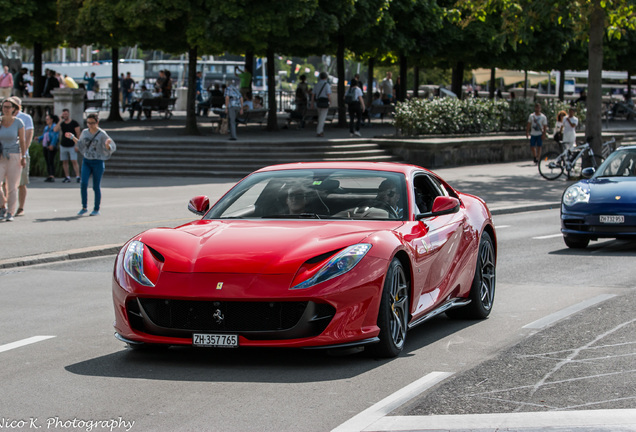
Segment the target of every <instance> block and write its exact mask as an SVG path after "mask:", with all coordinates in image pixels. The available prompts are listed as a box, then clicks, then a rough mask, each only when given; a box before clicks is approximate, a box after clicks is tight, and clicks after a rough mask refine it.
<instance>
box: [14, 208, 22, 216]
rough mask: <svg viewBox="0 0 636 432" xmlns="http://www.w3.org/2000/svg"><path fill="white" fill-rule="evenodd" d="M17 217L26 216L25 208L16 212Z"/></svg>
mask: <svg viewBox="0 0 636 432" xmlns="http://www.w3.org/2000/svg"><path fill="white" fill-rule="evenodd" d="M15 215H16V216H22V215H24V209H23V208H19V209H17V210H16V211H15Z"/></svg>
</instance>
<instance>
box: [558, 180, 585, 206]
mask: <svg viewBox="0 0 636 432" xmlns="http://www.w3.org/2000/svg"><path fill="white" fill-rule="evenodd" d="M589 201H590V191H589V190H587V189H584V188H582V187H581V186H580V185H578V184H575V185H572V186H570V187H569V188H567V189H566V190H565V193H564V194H563V204H565V205H566V206H571V205H574V204H577V203H587V202H589Z"/></svg>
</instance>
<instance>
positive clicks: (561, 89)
mask: <svg viewBox="0 0 636 432" xmlns="http://www.w3.org/2000/svg"><path fill="white" fill-rule="evenodd" d="M559 78H560V79H559V100H560V101H561V102H563V101H564V100H565V66H561V67H560V68H559Z"/></svg>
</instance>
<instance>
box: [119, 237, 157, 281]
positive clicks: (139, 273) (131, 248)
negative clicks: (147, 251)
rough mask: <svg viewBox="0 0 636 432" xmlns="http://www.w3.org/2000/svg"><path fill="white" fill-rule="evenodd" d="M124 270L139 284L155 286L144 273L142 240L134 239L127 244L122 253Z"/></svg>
mask: <svg viewBox="0 0 636 432" xmlns="http://www.w3.org/2000/svg"><path fill="white" fill-rule="evenodd" d="M124 270H125V271H126V273H128V274H129V275H130V277H131V278H133V279H134V280H136V281H137V282H139V283H140V284H142V285H145V286H149V287H153V286H155V284H153V283H152V282H150V279H148V278H147V277H146V275H145V274H144V244H143V243H142V242H140V241H137V240H135V241H132V242H130V244H129V245H128V248H127V249H126V254H125V255H124Z"/></svg>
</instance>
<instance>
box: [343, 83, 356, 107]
mask: <svg viewBox="0 0 636 432" xmlns="http://www.w3.org/2000/svg"><path fill="white" fill-rule="evenodd" d="M355 89H356V88H355V87H350V88H349V90H347V93H345V97H344V101H345V103H346V104H347V105H351V104H352V103H355V102H357V101H356V92H355Z"/></svg>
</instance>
